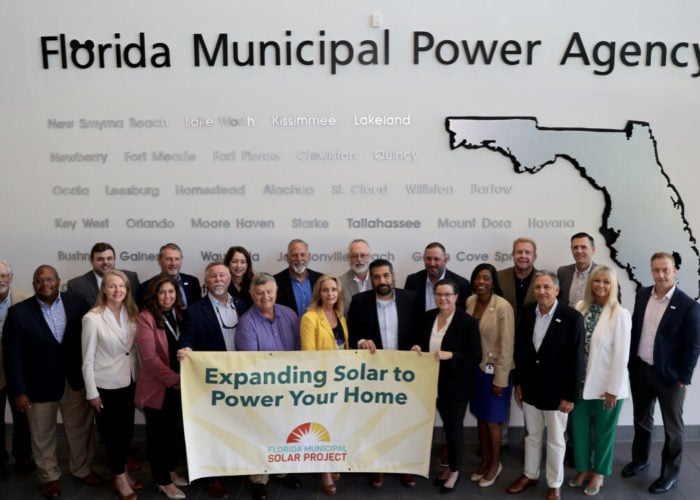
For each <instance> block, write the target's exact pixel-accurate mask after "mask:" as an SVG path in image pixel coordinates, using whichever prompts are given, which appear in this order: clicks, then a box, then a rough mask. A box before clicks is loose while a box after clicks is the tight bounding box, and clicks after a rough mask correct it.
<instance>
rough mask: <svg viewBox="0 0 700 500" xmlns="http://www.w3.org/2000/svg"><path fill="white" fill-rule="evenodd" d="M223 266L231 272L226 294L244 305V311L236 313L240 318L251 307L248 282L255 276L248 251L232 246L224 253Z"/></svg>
mask: <svg viewBox="0 0 700 500" xmlns="http://www.w3.org/2000/svg"><path fill="white" fill-rule="evenodd" d="M224 265H225V266H226V267H228V269H229V271H231V285H229V287H228V293H230V294H231V296H232V297H237V298H239V299H241V300H242V301H243V302H244V303H245V309H243V310H240V311H238V315H239V316H240V315H241V314H243V313H244V312H246V310H247V309H248V308H249V307H250V306H252V305H253V298H252V297H251V296H250V280H251V279H253V274H255V273H253V260H252V259H251V258H250V252H248V250H246V249H245V248H243V247H240V246H232V247H230V248H229V249H228V251H227V252H226V256H225V257H224Z"/></svg>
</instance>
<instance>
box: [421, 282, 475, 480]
mask: <svg viewBox="0 0 700 500" xmlns="http://www.w3.org/2000/svg"><path fill="white" fill-rule="evenodd" d="M458 293H459V288H458V287H457V284H456V283H455V282H454V281H452V280H449V279H442V280H440V281H438V282H437V283H436V284H435V302H436V304H437V309H432V310H430V311H427V312H426V313H425V315H424V316H423V321H422V323H421V325H420V328H419V330H418V336H419V338H420V339H421V341H420V344H418V345H414V346H413V347H412V348H411V350H412V351H417V352H419V353H420V352H430V353H431V354H432V355H433V356H434V357H435V359H436V360H438V361H439V362H440V371H439V374H438V390H437V410H438V412H439V413H440V418H441V419H442V422H443V427H444V429H445V438H446V440H447V458H448V462H449V467H448V468H447V469H445V470H444V471H443V472H442V473H441V474H440V475H439V476H438V477H437V479H436V480H435V484H436V485H437V486H440V493H451V492H452V491H454V489H455V487H456V486H457V482H458V481H459V470H460V467H461V462H462V449H463V447H464V432H463V427H464V415H465V413H466V412H467V404H468V402H469V400H470V399H471V398H472V396H473V393H474V390H473V385H474V368H475V367H476V366H477V365H478V364H479V361H480V360H481V343H480V340H479V326H478V324H477V322H476V321H475V320H474V318H472V317H471V316H469V315H468V314H467V313H465V312H463V311H462V310H460V309H457V295H458Z"/></svg>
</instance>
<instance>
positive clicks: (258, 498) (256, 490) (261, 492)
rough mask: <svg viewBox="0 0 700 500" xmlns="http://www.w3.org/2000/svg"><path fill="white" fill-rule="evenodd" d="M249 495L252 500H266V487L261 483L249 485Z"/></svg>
mask: <svg viewBox="0 0 700 500" xmlns="http://www.w3.org/2000/svg"><path fill="white" fill-rule="evenodd" d="M251 495H252V496H253V500H267V486H266V485H264V484H261V483H253V484H252V485H251Z"/></svg>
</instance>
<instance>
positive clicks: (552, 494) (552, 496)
mask: <svg viewBox="0 0 700 500" xmlns="http://www.w3.org/2000/svg"><path fill="white" fill-rule="evenodd" d="M547 500H561V488H547Z"/></svg>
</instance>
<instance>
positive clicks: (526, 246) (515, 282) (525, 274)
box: [498, 237, 537, 323]
mask: <svg viewBox="0 0 700 500" xmlns="http://www.w3.org/2000/svg"><path fill="white" fill-rule="evenodd" d="M512 255H513V264H514V265H513V266H512V267H508V268H506V269H501V270H500V271H498V281H499V282H500V283H501V290H502V291H503V298H504V299H506V300H507V301H508V302H510V305H511V306H513V312H514V313H515V320H516V323H517V320H518V312H519V311H520V309H521V308H522V306H523V305H525V304H530V303H532V302H534V301H535V293H534V290H533V286H534V280H533V279H532V278H533V276H535V273H536V272H537V269H535V260H537V245H536V244H535V242H534V241H533V240H531V239H530V238H522V237H521V238H517V239H516V240H515V241H514V242H513V254H512Z"/></svg>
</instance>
